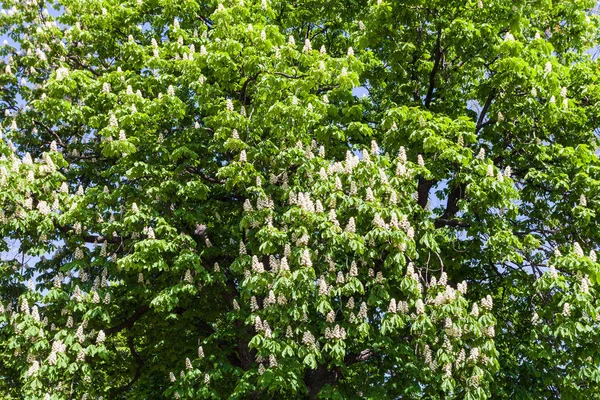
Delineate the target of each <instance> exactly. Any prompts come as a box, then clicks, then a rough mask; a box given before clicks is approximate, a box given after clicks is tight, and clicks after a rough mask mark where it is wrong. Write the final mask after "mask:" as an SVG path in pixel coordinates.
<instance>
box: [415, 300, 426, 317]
mask: <svg viewBox="0 0 600 400" xmlns="http://www.w3.org/2000/svg"><path fill="white" fill-rule="evenodd" d="M415 308H416V312H417V315H421V314H423V313H425V304H423V300H421V299H417V302H416V303H415Z"/></svg>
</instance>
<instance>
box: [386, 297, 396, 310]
mask: <svg viewBox="0 0 600 400" xmlns="http://www.w3.org/2000/svg"><path fill="white" fill-rule="evenodd" d="M396 310H397V308H396V300H395V299H393V298H392V299H391V300H390V304H389V305H388V312H389V313H395V312H396Z"/></svg>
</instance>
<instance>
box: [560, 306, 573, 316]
mask: <svg viewBox="0 0 600 400" xmlns="http://www.w3.org/2000/svg"><path fill="white" fill-rule="evenodd" d="M562 314H563V315H564V316H565V317H570V316H571V305H570V304H569V303H565V304H563V311H562Z"/></svg>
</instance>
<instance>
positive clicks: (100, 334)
mask: <svg viewBox="0 0 600 400" xmlns="http://www.w3.org/2000/svg"><path fill="white" fill-rule="evenodd" d="M105 339H106V335H105V334H104V331H103V330H101V331H100V332H98V337H96V343H97V344H101V343H104V340H105Z"/></svg>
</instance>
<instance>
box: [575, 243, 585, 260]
mask: <svg viewBox="0 0 600 400" xmlns="http://www.w3.org/2000/svg"><path fill="white" fill-rule="evenodd" d="M573 253H575V255H576V256H577V257H583V255H584V254H583V249H582V248H581V245H580V244H579V243H578V242H574V243H573Z"/></svg>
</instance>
